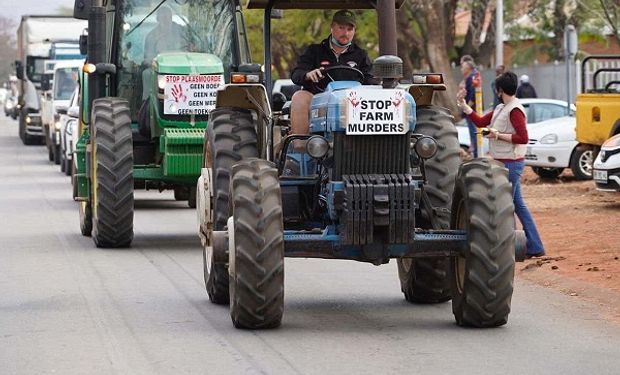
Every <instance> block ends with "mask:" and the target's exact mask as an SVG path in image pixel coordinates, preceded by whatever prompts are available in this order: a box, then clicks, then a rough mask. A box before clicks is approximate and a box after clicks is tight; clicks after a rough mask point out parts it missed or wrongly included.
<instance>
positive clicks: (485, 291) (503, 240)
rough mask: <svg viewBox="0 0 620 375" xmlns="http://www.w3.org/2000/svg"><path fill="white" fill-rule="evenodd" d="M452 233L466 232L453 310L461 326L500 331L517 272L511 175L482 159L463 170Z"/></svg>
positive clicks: (456, 265) (457, 261)
mask: <svg viewBox="0 0 620 375" xmlns="http://www.w3.org/2000/svg"><path fill="white" fill-rule="evenodd" d="M451 226H452V228H453V229H460V230H465V231H466V232H467V239H468V242H469V246H468V250H467V252H465V253H464V254H461V255H459V256H456V257H453V258H452V259H451V270H452V272H451V275H452V277H451V279H452V311H453V313H454V317H455V318H456V322H457V324H459V325H461V326H471V327H480V328H484V327H496V326H501V325H504V324H506V322H507V321H508V314H509V313H510V301H511V299H512V291H513V280H514V269H515V218H514V205H513V202H512V185H511V184H510V182H509V181H508V171H507V170H506V169H505V168H504V167H503V166H502V165H501V164H500V163H498V162H495V161H492V160H490V159H477V160H473V161H471V162H467V163H465V164H463V166H462V167H461V169H460V170H459V175H458V178H457V181H456V189H455V191H454V199H453V205H452V220H451Z"/></svg>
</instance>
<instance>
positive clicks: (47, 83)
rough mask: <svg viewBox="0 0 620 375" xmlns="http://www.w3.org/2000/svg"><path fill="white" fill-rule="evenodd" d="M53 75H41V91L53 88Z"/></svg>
mask: <svg viewBox="0 0 620 375" xmlns="http://www.w3.org/2000/svg"><path fill="white" fill-rule="evenodd" d="M52 77H53V76H52V75H51V74H43V75H42V76H41V91H49V90H51V89H52V82H51V81H52Z"/></svg>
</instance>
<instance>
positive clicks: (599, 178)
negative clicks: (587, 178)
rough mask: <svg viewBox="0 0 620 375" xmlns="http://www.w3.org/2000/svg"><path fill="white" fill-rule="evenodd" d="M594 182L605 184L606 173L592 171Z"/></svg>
mask: <svg viewBox="0 0 620 375" xmlns="http://www.w3.org/2000/svg"><path fill="white" fill-rule="evenodd" d="M593 177H594V180H595V181H598V182H603V183H607V171H600V170H594V175H593Z"/></svg>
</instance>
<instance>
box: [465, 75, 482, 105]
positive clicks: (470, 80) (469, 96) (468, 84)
mask: <svg viewBox="0 0 620 375" xmlns="http://www.w3.org/2000/svg"><path fill="white" fill-rule="evenodd" d="M475 78H478V79H480V73H479V72H478V70H476V69H474V70H472V71H471V73H470V74H469V75H468V76H467V78H465V90H466V91H467V93H466V94H465V102H466V103H467V104H468V105H469V106H470V107H472V108H473V109H476V87H475V86H474V79H475Z"/></svg>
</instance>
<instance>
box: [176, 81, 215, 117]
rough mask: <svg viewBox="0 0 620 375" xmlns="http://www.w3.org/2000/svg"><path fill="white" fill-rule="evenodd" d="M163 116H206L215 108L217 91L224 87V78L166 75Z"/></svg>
mask: <svg viewBox="0 0 620 375" xmlns="http://www.w3.org/2000/svg"><path fill="white" fill-rule="evenodd" d="M164 77H165V78H164V79H165V86H164V114H166V115H206V114H208V113H209V111H211V110H212V109H213V108H215V99H216V97H217V90H218V89H219V88H220V87H221V86H223V85H224V76H223V75H222V74H219V75H218V74H215V75H166V76H164Z"/></svg>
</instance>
